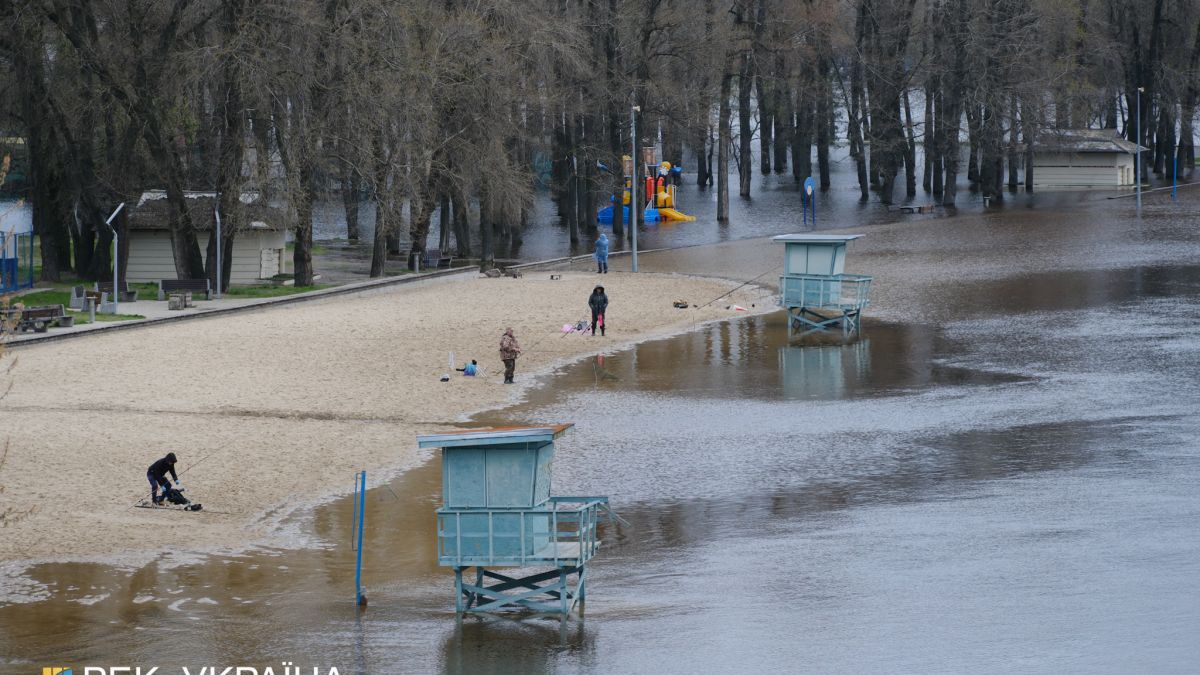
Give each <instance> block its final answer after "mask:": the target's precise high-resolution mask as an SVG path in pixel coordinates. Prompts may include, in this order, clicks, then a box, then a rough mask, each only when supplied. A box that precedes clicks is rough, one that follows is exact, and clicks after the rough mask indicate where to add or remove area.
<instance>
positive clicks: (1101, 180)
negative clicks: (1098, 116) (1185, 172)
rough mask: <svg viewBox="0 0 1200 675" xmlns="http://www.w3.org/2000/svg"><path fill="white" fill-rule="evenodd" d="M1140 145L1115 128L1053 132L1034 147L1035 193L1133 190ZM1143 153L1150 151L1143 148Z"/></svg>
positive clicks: (1038, 139) (1047, 133) (1042, 135)
mask: <svg viewBox="0 0 1200 675" xmlns="http://www.w3.org/2000/svg"><path fill="white" fill-rule="evenodd" d="M1137 149H1138V146H1137V144H1136V143H1134V142H1133V141H1128V140H1125V139H1124V138H1121V136H1120V134H1118V133H1117V132H1116V130H1114V129H1051V130H1047V131H1045V132H1043V133H1042V134H1040V135H1039V136H1038V137H1037V142H1035V143H1034V144H1033V187H1034V189H1035V190H1089V189H1103V188H1121V187H1133V186H1134V182H1135V179H1136V176H1135V172H1134V167H1133V164H1134V157H1135V154H1136V152H1137ZM1142 152H1149V149H1148V148H1142Z"/></svg>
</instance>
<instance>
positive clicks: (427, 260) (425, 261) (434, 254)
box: [421, 248, 454, 269]
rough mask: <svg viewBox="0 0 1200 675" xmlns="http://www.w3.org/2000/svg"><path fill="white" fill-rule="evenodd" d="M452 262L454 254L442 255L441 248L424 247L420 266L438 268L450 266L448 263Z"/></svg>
mask: <svg viewBox="0 0 1200 675" xmlns="http://www.w3.org/2000/svg"><path fill="white" fill-rule="evenodd" d="M452 262H454V256H450V255H442V249H440V248H429V249H425V255H424V257H423V258H422V259H421V266H422V267H424V268H425V269H438V268H442V267H450V263H452Z"/></svg>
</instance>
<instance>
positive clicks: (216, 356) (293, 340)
mask: <svg viewBox="0 0 1200 675" xmlns="http://www.w3.org/2000/svg"><path fill="white" fill-rule="evenodd" d="M549 276H550V275H549V272H548V271H531V272H528V273H527V274H526V276H525V277H523V278H521V279H509V278H503V279H483V278H454V279H444V280H431V281H429V282H423V283H419V284H412V285H408V286H402V287H396V288H387V289H380V290H375V291H369V292H364V293H361V294H357V295H354V296H348V297H338V298H331V299H328V300H319V301H313V302H310V303H302V304H297V305H290V306H281V307H277V308H272V309H266V310H263V311H261V312H257V313H254V314H250V315H241V316H231V317H215V318H212V319H206V320H198V321H194V322H189V323H181V324H174V325H163V326H153V327H148V328H145V329H139V330H134V331H123V332H120V333H114V334H111V335H100V336H96V337H94V338H89V339H86V340H72V341H67V342H63V343H50V344H46V345H38V346H32V347H28V348H22V349H18V350H16V351H15V352H14V354H15V355H16V357H17V358H18V364H17V367H16V368H15V369H14V371H13V378H14V386H13V389H12V391H11V392H10V394H9V395H8V397H7V398H6V399H5V400H4V401H3V402H0V416H2V419H3V420H4V422H3V433H4V435H5V436H6V437H7V438H8V439H9V441H10V443H11V446H10V452H9V457H8V462H7V464H6V465H5V467H4V469H3V474H0V481H2V482H3V484H4V485H5V487H6V488H7V489H6V492H5V495H4V498H5V503H6V504H7V505H12V506H13V507H15V508H16V509H18V510H26V509H29V508H33V509H35V511H34V512H33V514H32V515H31V516H30V517H28V518H26V519H24V520H21V521H19V522H16V523H15V524H11V525H10V526H9V527H7V528H6V529H5V531H4V536H3V537H0V561H36V560H55V561H63V560H96V559H110V558H111V557H112V556H113V555H116V554H120V556H121V559H122V560H124V561H126V562H132V563H136V562H138V561H144V560H148V559H152V558H154V557H157V556H159V555H160V554H162V553H163V552H164V551H167V552H172V553H173V554H174V555H182V556H186V555H188V554H191V553H198V552H205V551H214V550H232V549H238V548H240V547H243V546H245V545H248V544H252V543H253V544H263V545H274V546H286V547H292V546H298V545H303V544H304V543H306V541H307V539H306V538H305V536H304V535H303V533H302V531H303V528H301V527H298V526H297V525H296V523H295V522H294V519H291V518H289V516H291V515H292V514H294V513H296V512H298V511H299V510H301V509H303V508H304V507H308V506H311V505H313V504H315V503H319V502H321V501H322V500H325V499H328V498H330V497H332V496H334V495H336V494H339V493H345V492H348V491H349V490H350V489H351V487H352V482H353V474H354V472H355V471H357V470H359V469H366V470H368V471H369V472H370V476H371V483H372V484H378V483H380V482H381V481H383V480H385V479H386V478H388V477H390V476H393V475H395V474H396V473H397V472H400V471H403V470H404V469H406V468H408V467H411V466H413V465H415V464H416V463H417V462H419V461H420V460H421V459H422V458H423V457H424V455H423V454H422V453H419V452H418V451H417V449H416V447H415V435H416V433H418V431H421V430H426V429H433V428H440V427H445V426H447V425H451V424H456V423H459V422H461V421H463V420H464V419H465V416H466V415H467V414H469V413H472V412H475V411H479V410H484V409H489V408H494V407H497V406H499V405H502V404H505V403H506V402H510V401H512V400H515V399H516V398H518V397H519V396H521V395H522V393H523V392H524V391H525V390H526V388H527V387H528V386H529V385H531V384H533V383H534V382H535V380H536V377H537V376H538V375H539V374H546V373H549V372H551V371H553V370H554V369H555V368H556V367H559V366H561V365H563V364H564V363H567V362H569V361H571V360H574V359H577V358H579V357H581V356H584V355H589V354H595V353H597V352H602V351H606V350H613V349H618V348H620V347H622V346H624V345H628V344H630V343H632V342H636V341H639V340H644V339H647V338H650V337H655V336H663V335H668V334H672V333H677V332H680V331H683V330H690V329H692V328H693V327H694V326H696V325H700V324H703V323H704V322H708V321H713V320H719V319H724V318H728V317H729V316H731V315H733V314H735V313H737V314H740V312H734V311H733V310H731V309H726V306H727V305H728V304H730V303H738V304H741V305H744V306H746V307H747V308H750V307H751V305H752V304H753V305H756V307H755V308H754V309H753V311H755V312H761V311H766V310H768V309H769V308H770V299H769V297H768V296H767V295H766V294H765V293H764V292H763V291H762V290H761V289H757V288H753V287H750V286H746V287H743V288H741V289H738V290H737V291H735V292H734V293H733V294H732V295H730V296H729V297H728V298H725V299H723V300H721V301H720V302H717V303H713V304H711V305H709V306H707V307H703V308H700V309H695V310H692V309H689V310H686V311H682V310H677V309H674V308H672V306H671V302H672V301H673V300H674V299H676V298H686V299H689V300H691V301H693V302H694V303H696V304H701V303H703V302H706V301H708V300H710V299H712V298H716V297H717V296H720V295H722V294H724V293H726V292H728V291H730V290H733V289H734V288H735V286H737V284H735V283H733V282H729V281H724V280H718V279H711V278H700V277H693V276H683V275H671V274H641V275H637V276H634V275H631V274H621V273H612V274H609V275H606V276H604V277H599V276H598V275H595V274H585V273H581V272H566V273H564V275H563V278H562V279H559V280H551V279H550V278H549ZM598 282H603V284H604V285H605V286H606V289H607V292H608V295H609V298H610V303H611V304H610V309H609V315H608V326H609V331H608V335H607V336H606V337H600V336H597V337H591V336H583V335H578V334H570V335H564V334H563V333H562V331H561V328H562V326H563V324H564V323H570V322H574V321H577V320H580V319H585V318H590V317H588V316H587V303H586V300H587V296H588V294H589V293H590V291H591V288H592V286H593V285H595V284H596V283H598ZM505 326H512V327H513V328H514V330H515V333H516V335H517V337H518V339H519V340H520V341H521V345H522V347H523V349H524V353H523V355H522V356H521V358H520V359H519V360H518V364H517V381H518V386H516V387H509V386H504V385H503V384H502V383H501V382H502V379H503V377H502V375H503V366H502V364H501V363H500V362H499V356H498V348H497V345H498V342H499V337H500V334H501V332H502V331H503V329H504V327H505ZM450 352H453V353H454V355H455V358H456V361H457V363H458V365H461V364H462V363H464V362H466V361H467V360H469V359H471V358H475V359H477V360H478V361H479V362H480V364H481V365H482V366H483V368H484V376H482V377H478V378H466V377H462V376H461V375H460V374H458V373H455V372H453V371H452V370H451V368H450V365H449V362H448V360H449V353H450ZM447 372H449V373H450V374H451V379H450V381H449V382H441V381H439V378H440V376H441V375H442V374H443V373H447ZM167 452H174V453H175V454H176V455H177V456H178V457H179V458H180V464H179V467H178V469H179V470H180V471H181V472H182V473H181V479H182V481H183V483H184V486H185V487H186V488H187V494H188V495H189V496H191V497H192V498H193V499H194V500H196V501H199V502H201V503H203V504H204V506H205V510H204V511H202V512H201V513H197V514H190V513H178V512H168V511H155V510H148V509H140V508H133V505H134V504H135V503H137V502H138V501H139V500H140V499H141V498H143V497H144V496H146V494H147V493H148V486H147V484H146V482H145V478H144V475H145V467H146V466H148V465H149V464H150V462H152V461H153V460H155V459H157V458H158V457H161V456H163V455H164V454H166V453H167Z"/></svg>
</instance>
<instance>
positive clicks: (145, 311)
mask: <svg viewBox="0 0 1200 675" xmlns="http://www.w3.org/2000/svg"><path fill="white" fill-rule="evenodd" d="M478 273H479V270H478V269H476V268H474V267H465V268H455V269H449V270H436V271H431V272H422V273H420V274H406V275H403V276H396V277H383V278H381V279H370V280H367V281H360V282H355V283H350V284H344V285H341V286H335V287H333V288H322V289H320V290H315V291H308V292H306V293H295V294H293V295H283V296H278V297H273V298H222V299H220V300H195V301H194V303H195V306H194V307H189V308H187V309H182V310H170V309H167V301H166V300H161V301H160V300H157V299H154V298H153V297H151V298H150V299H139V300H138V301H137V302H123V303H121V305H120V307H119V311H120V312H122V313H130V314H140V315H142V316H144V317H146V318H144V319H131V320H129V321H104V322H101V321H97V322H96V323H86V324H77V325H75V326H72V327H70V328H51V329H50V330H49V332H46V333H32V332H30V333H17V334H14V335H11V336H8V337H7V338H6V339H5V344H7V345H9V346H12V347H15V346H19V345H28V344H35V343H39V342H49V341H52V340H61V339H67V338H71V337H79V336H81V335H87V334H89V333H95V332H97V331H111V330H123V329H128V328H137V327H141V326H148V325H152V324H157V323H165V322H168V321H186V320H188V319H197V318H203V317H209V316H221V315H224V314H230V313H233V312H239V311H245V310H251V309H255V308H262V307H267V306H272V305H284V304H289V303H294V302H303V301H306V300H314V299H317V298H325V297H329V296H332V295H341V294H344V293H354V292H357V291H363V290H370V289H373V288H381V287H384V286H393V285H397V284H406V283H414V282H419V281H425V280H428V279H435V278H439V277H445V276H452V275H459V274H463V275H475V274H478ZM35 290H36V289H35ZM18 297H19V296H18Z"/></svg>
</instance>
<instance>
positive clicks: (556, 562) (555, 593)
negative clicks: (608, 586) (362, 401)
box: [417, 424, 611, 615]
mask: <svg viewBox="0 0 1200 675" xmlns="http://www.w3.org/2000/svg"><path fill="white" fill-rule="evenodd" d="M570 427H571V425H570V424H556V425H551V426H544V427H508V428H493V429H472V430H467V431H453V432H449V433H440V434H423V435H420V436H417V444H418V446H419V447H422V448H441V450H442V507H441V508H439V509H438V510H437V551H438V564H439V565H441V566H443V567H451V568H453V569H454V587H455V597H456V598H457V600H456V605H455V607H456V609H457V611H458V612H460V613H461V612H494V611H497V610H500V609H513V608H515V609H523V610H532V611H535V612H545V613H555V614H563V615H565V614H569V613H570V612H571V610H572V609H573V608H574V607H575V605H576V603H578V602H580V601H582V600H583V599H584V596H585V593H586V584H587V567H586V565H587V562H588V561H589V560H591V558H592V556H594V555H595V554H596V550H597V549H598V548H599V547H600V538H599V532H598V529H597V526H598V525H599V524H600V521H601V519H602V517H604V516H610V515H611V512H610V511H609V508H608V498H607V497H597V496H587V497H557V496H553V495H551V494H550V467H551V464H552V463H553V460H554V441H555V439H557V438H558V437H560V436H562V434H563V433H565V432H566V431H567V429H569V428H570ZM472 567H473V568H474V574H473V575H470V576H473V577H474V579H471V578H470V576H468V577H467V578H465V579H464V572H467V571H468V570H469V569H470V568H472ZM505 567H508V568H519V570H521V571H523V572H525V576H521V577H516V576H510V575H511V574H512V573H507V574H502V573H500V572H498V571H496V570H497V568H505ZM572 577H573V578H574V581H572ZM489 584H490V585H489Z"/></svg>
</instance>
